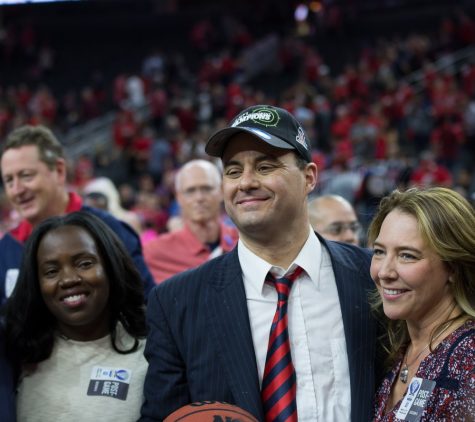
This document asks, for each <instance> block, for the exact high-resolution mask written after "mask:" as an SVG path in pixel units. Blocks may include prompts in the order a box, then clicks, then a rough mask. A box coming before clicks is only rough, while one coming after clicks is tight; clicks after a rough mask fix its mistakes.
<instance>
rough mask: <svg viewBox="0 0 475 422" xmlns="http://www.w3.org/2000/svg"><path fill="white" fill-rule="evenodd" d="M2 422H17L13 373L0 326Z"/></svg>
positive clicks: (0, 410)
mask: <svg viewBox="0 0 475 422" xmlns="http://www.w3.org/2000/svg"><path fill="white" fill-rule="evenodd" d="M0 421H2V422H15V421H16V417H15V387H14V383H13V371H12V368H11V366H10V364H9V363H8V361H7V358H6V357H5V339H4V334H3V328H2V327H1V325H0Z"/></svg>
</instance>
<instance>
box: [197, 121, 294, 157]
mask: <svg viewBox="0 0 475 422" xmlns="http://www.w3.org/2000/svg"><path fill="white" fill-rule="evenodd" d="M240 132H246V133H249V134H251V135H254V136H255V137H257V138H259V139H261V140H263V141H264V142H266V143H267V144H269V145H272V146H274V147H276V148H281V149H295V148H294V146H293V145H290V144H289V143H287V142H285V141H284V140H283V139H280V138H277V137H276V136H272V135H271V134H269V133H267V132H265V131H263V130H261V129H256V128H253V127H243V126H240V127H228V128H225V129H221V130H219V131H218V132H216V133H215V134H214V135H212V136H211V137H210V138H209V139H208V142H207V144H206V147H205V151H206V153H207V154H209V155H211V156H213V157H222V155H223V153H224V149H225V148H226V144H227V143H228V141H229V139H230V138H231V137H232V136H234V135H236V134H237V133H240Z"/></svg>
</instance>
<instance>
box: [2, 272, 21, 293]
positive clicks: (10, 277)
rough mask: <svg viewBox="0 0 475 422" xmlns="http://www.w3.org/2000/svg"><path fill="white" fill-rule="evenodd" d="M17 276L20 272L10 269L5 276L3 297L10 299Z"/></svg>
mask: <svg viewBox="0 0 475 422" xmlns="http://www.w3.org/2000/svg"><path fill="white" fill-rule="evenodd" d="M18 274H20V270H19V269H18V268H10V269H8V270H7V273H6V274H5V296H6V297H10V296H11V295H12V293H13V289H14V288H15V286H16V282H17V280H18Z"/></svg>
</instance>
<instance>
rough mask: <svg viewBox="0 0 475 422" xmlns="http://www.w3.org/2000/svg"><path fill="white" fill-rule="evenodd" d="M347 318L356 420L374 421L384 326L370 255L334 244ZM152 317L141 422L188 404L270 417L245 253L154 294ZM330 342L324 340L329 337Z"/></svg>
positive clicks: (203, 268) (208, 266) (221, 260)
mask: <svg viewBox="0 0 475 422" xmlns="http://www.w3.org/2000/svg"><path fill="white" fill-rule="evenodd" d="M319 239H320V241H321V242H322V244H323V247H326V248H327V249H328V251H329V253H330V256H331V261H332V266H333V271H334V273H335V279H336V284H337V287H338V294H339V299H340V305H341V311H342V315H343V325H344V331H345V336H346V344H347V352H348V359H349V369H350V379H349V382H350V385H351V421H352V422H362V421H368V420H370V418H371V411H372V401H373V394H374V387H375V359H376V323H375V321H374V320H373V319H372V317H371V316H370V309H369V305H368V303H367V294H368V291H369V290H370V289H371V288H373V286H374V285H373V282H372V280H371V278H370V275H369V263H370V260H371V255H370V253H369V251H367V250H364V249H360V248H357V247H353V246H350V245H346V244H343V243H336V242H326V241H324V240H323V239H322V238H321V237H319ZM147 318H148V323H149V329H150V333H149V336H148V338H147V345H146V348H145V356H146V358H147V360H148V361H149V369H148V372H147V376H146V379H145V386H144V394H145V402H144V404H143V407H142V417H141V419H140V420H141V421H157V420H162V419H163V418H165V417H166V416H167V415H169V414H170V413H172V412H173V411H174V410H175V409H178V408H180V407H181V406H184V405H186V404H188V403H192V402H196V401H205V400H218V401H225V402H228V403H233V404H236V405H237V406H240V407H241V408H243V409H245V410H247V411H249V412H251V413H252V414H254V415H255V416H256V417H257V418H258V419H259V420H263V418H264V414H263V410H262V404H261V398H260V391H259V380H258V372H257V364H256V358H255V353H254V346H253V342H252V335H251V328H250V323H249V316H248V311H247V304H246V295H245V290H244V284H243V281H242V271H241V267H240V264H239V259H238V254H237V248H235V249H234V250H233V251H231V252H229V253H228V254H226V255H222V256H220V257H218V258H215V259H213V260H211V261H209V262H207V263H205V264H203V265H202V266H200V267H198V268H197V269H194V270H190V271H187V272H184V273H181V274H179V275H177V276H174V277H172V278H171V279H169V280H168V281H166V282H164V283H162V284H160V285H159V286H157V287H155V288H154V290H152V292H151V294H150V296H149V302H148V310H147ZM322 341H324V340H322Z"/></svg>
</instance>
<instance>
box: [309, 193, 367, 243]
mask: <svg viewBox="0 0 475 422" xmlns="http://www.w3.org/2000/svg"><path fill="white" fill-rule="evenodd" d="M308 214H309V218H310V224H311V225H312V227H313V229H314V230H315V231H317V232H318V233H320V234H321V235H322V236H323V237H324V238H325V239H328V240H336V241H339V242H344V243H350V244H352V245H359V242H360V238H359V236H360V231H361V225H360V223H359V222H358V218H357V216H356V212H355V210H354V208H353V206H352V205H351V204H350V203H349V202H348V201H347V200H346V199H345V198H343V197H342V196H339V195H322V196H319V197H317V198H314V199H311V200H310V201H309V202H308Z"/></svg>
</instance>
